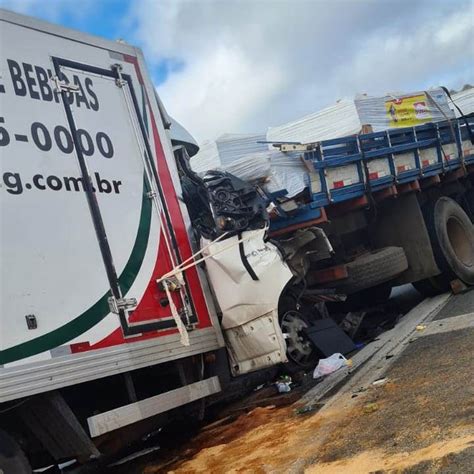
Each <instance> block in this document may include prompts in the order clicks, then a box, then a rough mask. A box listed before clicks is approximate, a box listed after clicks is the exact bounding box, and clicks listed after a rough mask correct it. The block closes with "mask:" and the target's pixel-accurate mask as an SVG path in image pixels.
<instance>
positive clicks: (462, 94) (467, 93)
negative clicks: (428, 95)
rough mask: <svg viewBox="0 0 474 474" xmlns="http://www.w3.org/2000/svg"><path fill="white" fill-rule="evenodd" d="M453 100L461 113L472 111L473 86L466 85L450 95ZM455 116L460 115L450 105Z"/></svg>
mask: <svg viewBox="0 0 474 474" xmlns="http://www.w3.org/2000/svg"><path fill="white" fill-rule="evenodd" d="M451 97H452V98H453V100H454V103H455V104H456V105H457V106H458V107H459V108H460V109H461V111H462V113H463V114H465V115H469V114H472V113H474V87H468V88H466V89H464V90H462V91H459V92H456V93H454V94H452V95H451ZM451 108H452V109H454V113H455V114H456V117H460V116H461V114H460V113H459V112H458V110H457V109H456V108H455V107H453V106H452V104H451Z"/></svg>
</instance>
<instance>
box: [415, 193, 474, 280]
mask: <svg viewBox="0 0 474 474" xmlns="http://www.w3.org/2000/svg"><path fill="white" fill-rule="evenodd" d="M423 213H424V218H425V222H426V227H427V229H428V233H429V235H430V240H431V245H432V247H433V253H434V256H435V259H436V263H437V264H438V267H439V268H440V270H441V271H442V272H443V275H442V280H443V283H444V284H449V282H450V281H451V280H454V279H456V278H459V279H460V280H462V281H463V282H465V283H467V284H468V285H474V225H473V223H472V222H471V220H470V218H469V216H468V215H467V214H466V212H465V211H464V210H463V208H462V207H461V206H460V205H459V204H458V203H457V202H456V201H454V200H453V199H451V198H449V197H446V196H443V197H441V198H439V199H438V200H437V201H436V202H435V203H434V204H431V205H428V206H426V207H425V208H424V210H423ZM437 280H438V283H439V282H440V281H441V280H440V277H437Z"/></svg>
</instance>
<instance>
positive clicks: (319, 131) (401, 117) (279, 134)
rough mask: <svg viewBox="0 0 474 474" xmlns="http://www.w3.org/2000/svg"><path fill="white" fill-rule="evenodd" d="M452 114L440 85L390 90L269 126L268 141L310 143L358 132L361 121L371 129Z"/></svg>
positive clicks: (412, 123)
mask: <svg viewBox="0 0 474 474" xmlns="http://www.w3.org/2000/svg"><path fill="white" fill-rule="evenodd" d="M447 117H449V118H453V117H454V115H453V112H452V111H451V109H450V107H449V105H448V100H447V96H446V94H445V93H444V91H443V90H442V89H440V88H437V89H431V90H429V91H421V92H412V93H409V94H403V93H392V94H386V95H385V96H379V97H370V96H367V95H359V96H357V97H356V99H355V100H353V99H343V100H340V101H339V102H337V103H336V104H334V105H332V106H330V107H326V108H324V109H322V110H320V111H319V112H316V113H314V114H311V115H307V116H305V117H303V118H301V119H299V120H295V121H293V122H288V123H285V124H283V125H280V126H278V127H269V128H268V130H267V141H269V142H299V143H311V142H319V141H322V140H330V139H332V138H339V137H344V136H347V135H355V134H357V133H360V132H361V130H362V126H363V125H371V126H372V129H373V131H374V132H375V131H380V130H387V129H389V128H397V127H412V126H414V125H420V124H422V123H425V122H438V121H443V120H446V118H447ZM269 147H271V145H269Z"/></svg>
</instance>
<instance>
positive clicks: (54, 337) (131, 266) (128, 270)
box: [0, 176, 152, 364]
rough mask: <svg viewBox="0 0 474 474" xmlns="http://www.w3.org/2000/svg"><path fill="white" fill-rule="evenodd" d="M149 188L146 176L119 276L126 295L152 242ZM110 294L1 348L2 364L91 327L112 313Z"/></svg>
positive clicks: (72, 337) (38, 352) (53, 344)
mask: <svg viewBox="0 0 474 474" xmlns="http://www.w3.org/2000/svg"><path fill="white" fill-rule="evenodd" d="M148 189H149V185H148V181H147V178H146V176H145V177H144V183H143V198H142V204H141V212H140V221H139V223H138V231H137V236H136V238H135V243H134V245H133V249H132V252H131V254H130V258H129V259H128V261H127V264H126V265H125V268H124V269H123V272H122V273H121V274H120V276H119V283H120V288H121V289H122V292H123V295H124V296H125V295H126V294H127V292H128V290H130V287H131V286H132V284H133V282H134V281H135V279H136V277H137V275H138V272H139V271H140V268H141V266H142V263H143V260H144V258H145V254H146V249H147V246H148V239H149V237H150V227H151V211H152V204H151V200H150V199H149V198H148V197H147V192H148ZM110 296H112V295H111V293H110V291H108V292H107V293H106V294H105V295H104V296H103V297H102V298H101V299H100V300H99V301H97V303H95V304H94V305H92V306H91V307H90V308H89V309H87V310H86V311H85V312H84V313H82V314H81V315H80V316H77V317H76V318H74V319H73V320H72V321H70V322H69V323H67V324H65V325H64V326H61V327H60V328H58V329H55V330H54V331H51V332H49V333H47V334H44V335H43V336H39V337H37V338H35V339H31V340H30V341H27V342H23V343H22V344H18V345H16V346H13V347H10V348H9V349H5V350H4V351H0V364H8V363H9V362H14V361H16V360H20V359H24V358H25V357H30V356H33V355H35V354H40V353H41V352H44V351H48V350H50V349H52V348H53V347H58V346H60V345H62V344H64V343H66V342H68V341H71V340H72V339H74V338H75V337H77V336H79V335H80V334H83V333H84V332H86V331H88V330H89V329H90V328H92V327H94V326H95V325H96V324H97V323H99V322H100V321H102V319H104V318H105V317H106V316H107V315H108V314H109V313H110V309H109V304H108V302H107V299H108V298H109V297H110Z"/></svg>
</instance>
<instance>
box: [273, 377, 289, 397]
mask: <svg viewBox="0 0 474 474" xmlns="http://www.w3.org/2000/svg"><path fill="white" fill-rule="evenodd" d="M292 383H293V381H292V380H291V377H290V376H289V375H282V376H281V377H279V378H278V380H277V381H276V382H275V385H276V388H277V390H278V393H288V392H291V384H292Z"/></svg>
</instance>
